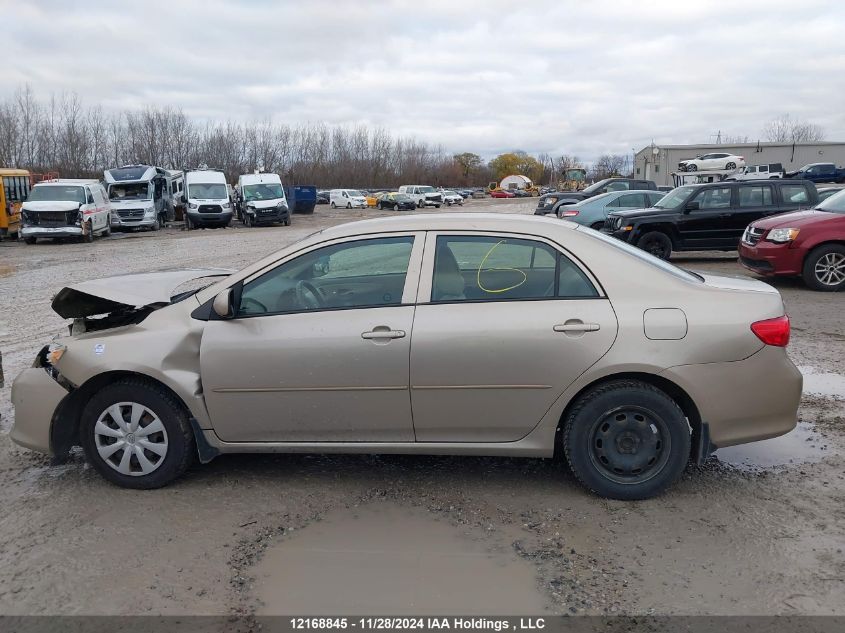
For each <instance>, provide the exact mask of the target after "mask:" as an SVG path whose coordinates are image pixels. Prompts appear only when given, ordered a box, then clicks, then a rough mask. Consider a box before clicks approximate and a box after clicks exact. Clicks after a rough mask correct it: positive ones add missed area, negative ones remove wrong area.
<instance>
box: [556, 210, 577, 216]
mask: <svg viewBox="0 0 845 633" xmlns="http://www.w3.org/2000/svg"><path fill="white" fill-rule="evenodd" d="M579 213H580V211H579V210H578V209H567V210H566V211H561V212H560V217H562V218H568V217H571V216H573V215H578V214H579Z"/></svg>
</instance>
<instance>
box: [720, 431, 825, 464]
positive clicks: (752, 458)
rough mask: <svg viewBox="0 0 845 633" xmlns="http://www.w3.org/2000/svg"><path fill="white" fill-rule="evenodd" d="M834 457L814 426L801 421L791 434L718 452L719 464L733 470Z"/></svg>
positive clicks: (808, 461)
mask: <svg viewBox="0 0 845 633" xmlns="http://www.w3.org/2000/svg"><path fill="white" fill-rule="evenodd" d="M831 454H833V451H832V448H831V446H830V445H829V443H828V441H827V440H826V439H825V438H824V437H822V436H821V435H820V434H819V433H818V432H816V430H815V427H814V426H813V424H811V423H809V422H804V421H801V422H799V423H798V426H796V427H795V429H794V430H792V431H791V432H789V433H787V434H786V435H781V436H780V437H775V438H772V439H770V440H763V441H762V442H752V443H750V444H740V445H739V446H730V447H728V448H720V449H719V450H718V451H716V453H715V455H716V457H717V458H718V460H719V461H720V462H722V463H724V464H728V465H730V466H733V467H735V468H739V469H742V470H749V471H757V470H760V469H763V468H776V467H778V466H789V465H795V464H811V463H815V462H818V461H821V460H822V459H824V458H825V457H827V456H828V455H831Z"/></svg>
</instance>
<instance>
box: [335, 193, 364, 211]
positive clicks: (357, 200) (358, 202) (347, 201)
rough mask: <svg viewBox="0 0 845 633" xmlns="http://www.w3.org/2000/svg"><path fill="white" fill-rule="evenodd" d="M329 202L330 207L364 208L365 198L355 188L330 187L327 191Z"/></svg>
mask: <svg viewBox="0 0 845 633" xmlns="http://www.w3.org/2000/svg"><path fill="white" fill-rule="evenodd" d="M329 204H330V205H331V206H332V209H337V208H338V207H341V208H343V209H354V208H355V209H366V208H367V199H366V198H365V197H364V196H363V194H362V193H361V192H360V191H358V190H357V189H332V190H331V191H329Z"/></svg>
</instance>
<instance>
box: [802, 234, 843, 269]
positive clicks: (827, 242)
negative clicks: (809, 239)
mask: <svg viewBox="0 0 845 633" xmlns="http://www.w3.org/2000/svg"><path fill="white" fill-rule="evenodd" d="M832 244H835V245H836V246H845V237H841V238H826V239H823V240H822V241H821V242H817V243H815V244H813V245H812V246H808V247H807V250H806V252H805V253H804V257H803V258H802V259H801V265H802V266H803V265H804V262H806V261H807V258H808V257H809V256H810V255H812V254H813V252H815V251H816V250H818V249H819V248H822V247H823V246H830V245H832Z"/></svg>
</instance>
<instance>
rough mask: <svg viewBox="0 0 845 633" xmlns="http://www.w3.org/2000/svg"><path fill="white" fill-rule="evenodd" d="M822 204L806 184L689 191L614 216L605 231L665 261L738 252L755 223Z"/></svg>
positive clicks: (717, 185)
mask: <svg viewBox="0 0 845 633" xmlns="http://www.w3.org/2000/svg"><path fill="white" fill-rule="evenodd" d="M818 202H819V194H818V191H817V190H816V186H815V185H814V184H813V183H812V182H808V181H806V180H782V179H777V180H756V181H755V180H750V181H745V182H724V181H723V182H712V183H707V184H703V185H684V186H683V187H678V188H677V189H675V190H673V191H671V192H670V193H668V194H666V195H665V196H664V197H663V198H661V199H660V201H659V202H658V203H657V204H655V205H654V206H653V207H651V208H650V209H637V210H633V209H632V210H625V211H622V210H620V211H614V212H612V213H610V214H609V215H608V216H607V219H606V220H605V223H604V227H602V229H601V230H602V232H604V233H609V234H610V235H612V236H613V237H616V238H618V239H620V240H622V241H625V242H628V243H630V244H633V245H634V246H637V247H639V248H641V249H643V250H645V251H648V252H649V253H651V254H652V255H654V256H655V257H659V258H660V259H669V257H670V255H671V254H672V253H673V252H674V251H733V250H736V248H737V245H738V244H739V240H740V238H741V237H742V234H743V231H745V227H747V226H748V225H749V224H751V223H752V222H754V221H755V220H759V219H760V218H764V217H769V216H772V215H775V214H777V213H784V212H786V211H796V210H798V209H812V208H813V207H814V206H816V205H817V204H818Z"/></svg>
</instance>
